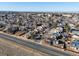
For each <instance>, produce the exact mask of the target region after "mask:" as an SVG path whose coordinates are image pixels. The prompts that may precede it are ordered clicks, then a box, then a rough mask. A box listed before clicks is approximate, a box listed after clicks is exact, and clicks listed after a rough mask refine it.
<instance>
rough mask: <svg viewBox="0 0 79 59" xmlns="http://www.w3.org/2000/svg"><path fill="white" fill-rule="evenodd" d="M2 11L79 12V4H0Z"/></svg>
mask: <svg viewBox="0 0 79 59" xmlns="http://www.w3.org/2000/svg"><path fill="white" fill-rule="evenodd" d="M0 11H34V12H41V11H44V12H54V11H55V12H62V11H64V12H67V11H68V12H77V11H79V2H0Z"/></svg>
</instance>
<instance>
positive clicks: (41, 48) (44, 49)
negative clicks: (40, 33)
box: [0, 33, 72, 56]
mask: <svg viewBox="0 0 79 59" xmlns="http://www.w3.org/2000/svg"><path fill="white" fill-rule="evenodd" d="M0 38H3V39H6V40H10V41H12V42H16V43H17V44H20V45H23V46H27V47H30V48H33V49H35V50H38V51H40V52H43V53H46V54H48V55H49V56H71V55H72V54H70V53H66V52H63V51H59V50H56V49H53V48H48V47H47V46H43V45H40V44H37V43H34V42H29V41H24V40H21V39H19V38H16V37H13V36H9V35H6V34H2V33H0Z"/></svg>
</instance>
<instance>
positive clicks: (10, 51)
mask: <svg viewBox="0 0 79 59" xmlns="http://www.w3.org/2000/svg"><path fill="white" fill-rule="evenodd" d="M41 55H46V54H44V53H42V52H39V51H37V50H34V49H31V48H28V47H25V46H22V45H19V44H16V43H14V42H11V41H8V40H5V39H2V38H0V56H41Z"/></svg>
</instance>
